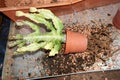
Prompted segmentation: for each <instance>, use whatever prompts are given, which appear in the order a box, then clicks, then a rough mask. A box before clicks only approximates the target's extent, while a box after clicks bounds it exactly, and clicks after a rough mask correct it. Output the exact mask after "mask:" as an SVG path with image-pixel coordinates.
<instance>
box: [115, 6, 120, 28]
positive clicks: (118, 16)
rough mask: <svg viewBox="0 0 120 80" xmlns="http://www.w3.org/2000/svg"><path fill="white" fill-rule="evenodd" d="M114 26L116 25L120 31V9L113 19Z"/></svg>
mask: <svg viewBox="0 0 120 80" xmlns="http://www.w3.org/2000/svg"><path fill="white" fill-rule="evenodd" d="M113 24H114V25H115V27H116V28H118V29H120V7H119V9H118V11H117V13H116V15H115V17H114V18H113Z"/></svg>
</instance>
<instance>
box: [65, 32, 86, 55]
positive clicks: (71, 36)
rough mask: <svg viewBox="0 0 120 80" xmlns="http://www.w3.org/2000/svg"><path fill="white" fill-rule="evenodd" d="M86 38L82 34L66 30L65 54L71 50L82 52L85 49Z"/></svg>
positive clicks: (71, 51)
mask: <svg viewBox="0 0 120 80" xmlns="http://www.w3.org/2000/svg"><path fill="white" fill-rule="evenodd" d="M87 44H88V40H87V37H86V36H85V35H84V34H80V33H78V32H72V31H69V30H67V31H66V46H65V54H68V53H73V52H83V51H85V50H86V49H87Z"/></svg>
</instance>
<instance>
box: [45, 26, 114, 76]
mask: <svg viewBox="0 0 120 80" xmlns="http://www.w3.org/2000/svg"><path fill="white" fill-rule="evenodd" d="M111 26H112V24H108V25H103V24H101V25H100V26H96V25H95V26H93V27H87V26H86V27H82V26H80V25H77V24H73V25H72V26H69V27H66V28H65V29H68V30H71V31H75V32H79V33H83V34H85V35H87V37H88V48H87V50H86V51H85V52H82V53H74V54H72V53H71V54H67V55H66V54H64V49H65V45H64V44H63V47H62V49H61V51H60V53H59V54H58V55H56V56H54V57H49V55H48V52H46V56H45V57H44V58H43V64H44V66H45V67H46V68H47V70H46V74H48V75H50V76H51V75H53V76H54V75H62V74H68V73H74V72H80V71H87V70H88V68H89V67H91V66H92V65H93V64H94V63H95V62H96V61H98V60H100V61H102V62H103V63H105V61H106V60H107V59H108V58H109V57H110V56H111V47H110V44H111V43H112V41H113V40H112V39H111V38H110V35H111V28H112V27H111Z"/></svg>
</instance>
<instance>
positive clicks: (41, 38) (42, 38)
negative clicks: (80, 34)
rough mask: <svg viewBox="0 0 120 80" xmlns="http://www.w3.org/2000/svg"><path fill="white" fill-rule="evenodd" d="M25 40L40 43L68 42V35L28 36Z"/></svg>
mask: <svg viewBox="0 0 120 80" xmlns="http://www.w3.org/2000/svg"><path fill="white" fill-rule="evenodd" d="M23 39H24V40H27V41H30V42H31V41H32V42H39V41H52V40H58V41H61V42H66V35H38V36H26V37H23Z"/></svg>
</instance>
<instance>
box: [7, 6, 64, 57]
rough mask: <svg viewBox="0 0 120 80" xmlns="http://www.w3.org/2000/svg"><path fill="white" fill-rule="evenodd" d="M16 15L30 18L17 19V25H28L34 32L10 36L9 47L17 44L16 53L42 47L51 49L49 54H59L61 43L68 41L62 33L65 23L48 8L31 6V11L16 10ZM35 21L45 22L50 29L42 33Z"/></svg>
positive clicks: (32, 50) (33, 50)
mask: <svg viewBox="0 0 120 80" xmlns="http://www.w3.org/2000/svg"><path fill="white" fill-rule="evenodd" d="M16 16H18V17H21V16H24V17H26V18H28V19H29V20H22V21H16V25H17V26H20V27H22V26H23V25H28V26H29V27H30V28H32V29H33V30H34V32H32V33H30V34H27V35H21V34H17V35H15V36H11V37H10V38H9V40H10V43H9V47H14V46H17V49H16V51H15V53H14V54H16V55H17V54H22V53H25V52H35V51H37V50H39V49H40V48H44V49H46V50H50V53H49V56H54V55H55V54H58V52H59V50H60V49H61V46H62V44H61V43H63V42H65V41H66V35H65V34H63V33H62V29H63V28H64V25H63V23H62V21H61V20H60V19H59V18H58V17H57V16H55V15H54V14H53V13H52V12H51V11H50V10H48V9H36V8H35V7H31V8H30V13H24V12H22V11H16ZM33 22H35V23H38V24H39V23H40V24H44V25H45V26H46V27H47V29H49V30H50V31H49V32H46V33H42V32H41V31H40V25H37V24H35V23H33Z"/></svg>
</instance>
